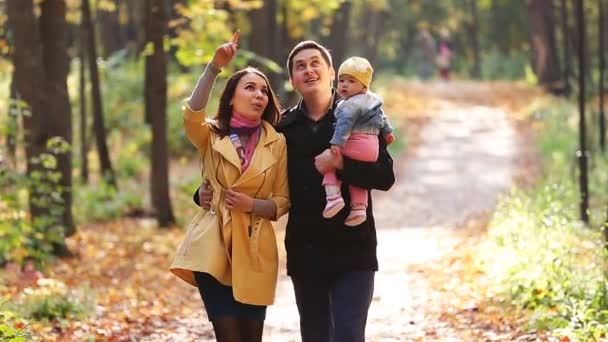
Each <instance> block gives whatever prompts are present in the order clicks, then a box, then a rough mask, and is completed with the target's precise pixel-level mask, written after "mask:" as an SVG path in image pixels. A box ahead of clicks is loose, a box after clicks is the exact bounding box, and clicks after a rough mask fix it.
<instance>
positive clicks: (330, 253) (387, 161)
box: [194, 96, 395, 277]
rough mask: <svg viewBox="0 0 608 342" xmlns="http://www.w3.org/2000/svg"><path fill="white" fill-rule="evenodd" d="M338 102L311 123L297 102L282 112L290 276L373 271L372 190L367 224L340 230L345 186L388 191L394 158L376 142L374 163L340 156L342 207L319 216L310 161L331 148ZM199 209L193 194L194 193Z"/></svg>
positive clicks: (318, 189)
mask: <svg viewBox="0 0 608 342" xmlns="http://www.w3.org/2000/svg"><path fill="white" fill-rule="evenodd" d="M338 100H339V99H338V98H337V96H334V99H333V102H332V106H331V108H330V109H329V112H328V113H327V115H325V116H324V117H323V118H322V119H321V120H320V121H318V122H314V121H312V120H311V119H309V118H308V116H307V115H306V114H305V112H304V109H303V107H302V102H300V103H299V104H298V105H297V106H295V107H293V108H291V109H289V110H287V111H285V112H284V113H283V116H282V118H281V121H280V122H279V124H278V126H277V131H279V132H280V133H283V134H284V135H285V137H286V139H287V167H288V177H289V197H290V198H289V199H290V202H291V206H290V208H289V218H288V223H287V232H286V236H285V247H286V249H287V273H288V274H289V275H297V276H300V275H309V276H314V277H318V276H323V275H330V274H334V273H338V272H345V271H356V270H369V271H376V270H378V259H377V257H376V244H377V241H376V228H375V223H374V216H373V214H372V199H371V191H370V195H369V198H368V207H367V220H366V221H365V222H363V223H362V224H361V225H359V226H357V227H348V226H345V225H344V219H345V218H346V216H348V213H349V203H350V198H349V192H348V184H353V185H357V186H359V187H362V188H366V189H378V190H383V191H387V190H388V189H390V187H391V186H392V185H393V183H394V182H395V175H394V173H393V159H392V158H391V156H390V155H389V153H388V151H387V150H386V142H385V140H384V138H382V137H380V138H381V139H379V140H380V153H379V155H378V161H377V162H375V163H368V162H361V161H355V160H351V159H348V158H346V157H344V168H343V170H342V171H341V172H339V173H338V176H339V178H340V179H341V180H342V182H343V183H342V197H343V198H344V201H345V202H346V206H345V208H344V209H343V210H342V211H341V212H339V213H338V215H336V216H334V217H333V218H331V219H325V218H323V216H322V212H323V209H324V208H325V189H324V187H323V185H322V184H321V183H322V180H323V176H322V175H321V174H320V173H319V172H318V171H317V169H316V168H315V164H314V157H315V156H317V155H319V154H320V153H322V152H323V151H324V150H325V149H327V148H329V147H330V144H329V141H330V140H331V137H332V135H333V131H334V126H335V121H336V120H335V117H334V109H335V108H336V103H337V101H338ZM194 201H195V202H196V203H197V204H198V191H197V192H195V194H194Z"/></svg>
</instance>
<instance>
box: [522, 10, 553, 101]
mask: <svg viewBox="0 0 608 342" xmlns="http://www.w3.org/2000/svg"><path fill="white" fill-rule="evenodd" d="M527 10H528V23H529V26H530V46H531V47H532V65H533V69H534V72H535V73H536V77H537V78H538V82H539V83H540V84H541V85H543V86H544V87H545V88H547V89H548V90H549V91H552V92H560V91H561V89H560V88H561V85H560V83H561V82H560V71H559V70H560V67H559V60H558V59H557V51H556V47H555V46H556V44H555V32H554V29H555V25H554V19H553V5H552V2H551V0H528V2H527Z"/></svg>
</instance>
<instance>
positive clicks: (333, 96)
mask: <svg viewBox="0 0 608 342" xmlns="http://www.w3.org/2000/svg"><path fill="white" fill-rule="evenodd" d="M338 100H340V97H339V95H338V92H337V91H336V89H335V88H331V100H330V101H331V102H330V103H329V108H328V109H327V112H328V113H329V112H331V111H333V109H334V105H335V104H336V102H337V101H338ZM296 109H297V110H298V111H301V112H302V113H303V114H305V115H308V110H306V105H305V104H304V98H301V99H300V101H298V104H297V105H296Z"/></svg>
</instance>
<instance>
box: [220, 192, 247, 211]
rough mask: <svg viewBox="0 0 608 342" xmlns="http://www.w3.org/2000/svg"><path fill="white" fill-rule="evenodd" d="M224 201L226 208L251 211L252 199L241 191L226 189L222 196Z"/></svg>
mask: <svg viewBox="0 0 608 342" xmlns="http://www.w3.org/2000/svg"><path fill="white" fill-rule="evenodd" d="M224 203H225V204H226V208H228V209H230V210H236V211H240V212H243V213H250V212H252V211H253V203H254V200H253V198H252V197H250V196H249V195H246V194H244V193H242V192H237V191H234V190H232V189H228V190H226V195H225V196H224Z"/></svg>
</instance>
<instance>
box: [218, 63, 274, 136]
mask: <svg viewBox="0 0 608 342" xmlns="http://www.w3.org/2000/svg"><path fill="white" fill-rule="evenodd" d="M247 74H256V75H258V76H260V77H261V78H263V79H264V81H265V82H266V87H268V104H267V105H266V109H264V113H262V120H265V121H266V122H268V123H269V124H271V125H272V126H276V124H277V123H278V122H279V119H280V117H281V108H280V103H279V100H278V99H277V97H276V95H275V94H274V91H273V90H272V87H271V86H270V82H269V81H268V77H266V75H264V73H262V72H261V71H259V70H258V69H256V68H252V67H247V68H245V69H241V70H239V71H237V72H235V73H234V74H233V75H232V76H230V78H229V79H228V81H227V82H226V86H225V87H224V90H223V91H222V95H221V96H220V104H219V107H218V109H217V113H216V114H215V117H214V118H213V119H214V120H215V124H214V125H212V126H211V127H212V131H213V132H214V133H216V134H217V135H219V136H220V137H224V136H226V135H229V134H230V119H231V118H232V105H231V104H230V101H231V100H232V97H233V96H234V93H235V92H236V86H237V84H238V83H239V81H240V80H241V78H242V77H243V76H245V75H247Z"/></svg>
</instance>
